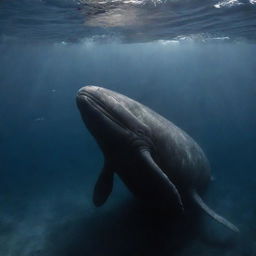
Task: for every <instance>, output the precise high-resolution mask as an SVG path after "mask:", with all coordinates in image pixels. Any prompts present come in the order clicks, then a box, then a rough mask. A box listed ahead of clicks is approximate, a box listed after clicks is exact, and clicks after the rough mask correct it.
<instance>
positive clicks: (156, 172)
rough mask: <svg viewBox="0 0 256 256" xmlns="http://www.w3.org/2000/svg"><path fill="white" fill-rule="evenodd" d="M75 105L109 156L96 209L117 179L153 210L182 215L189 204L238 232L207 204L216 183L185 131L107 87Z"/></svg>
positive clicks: (88, 89)
mask: <svg viewBox="0 0 256 256" xmlns="http://www.w3.org/2000/svg"><path fill="white" fill-rule="evenodd" d="M76 103H77V107H78V109H79V111H80V115H81V118H82V120H83V122H84V124H85V126H86V127H87V129H88V130H89V131H90V133H91V134H92V136H93V137H94V138H95V140H96V142H97V144H98V145H99V147H100V149H101V151H102V153H103V156H104V164H103V167H102V170H101V172H100V175H99V177H98V180H97V181H96V184H95V187H94V191H93V203H94V204H95V206H96V207H99V206H101V205H103V204H104V203H105V202H106V200H107V199H108V197H109V195H110V194H111V192H112V189H113V178H114V174H116V175H117V176H118V177H119V178H120V179H121V180H122V182H123V183H124V184H125V186H126V187H127V188H128V190H129V191H130V192H131V193H132V194H133V195H134V196H135V197H136V198H138V199H139V200H142V201H143V202H146V203H147V204H149V205H150V204H151V205H156V206H157V207H159V209H160V207H161V208H166V209H167V208H168V209H174V210H175V211H177V212H179V213H180V214H182V213H184V212H186V211H187V210H188V207H190V206H189V205H190V204H189V203H187V202H188V200H189V201H191V202H193V203H194V204H195V205H196V207H197V206H198V207H199V208H201V209H202V210H203V211H204V212H206V213H207V214H208V215H209V216H211V217H212V218H213V219H215V220H216V221H218V222H219V223H221V224H223V225H224V226H226V227H227V228H229V229H230V230H232V231H234V232H239V229H238V228H237V227H236V226H235V225H234V224H232V223H231V222H230V221H228V220H227V219H225V218H224V217H222V216H221V215H219V214H217V213H216V212H215V211H214V210H212V209H211V208H210V207H209V206H208V205H207V204H206V203H205V202H204V201H203V199H202V194H203V193H204V191H205V190H206V188H207V187H208V185H209V184H210V181H211V177H212V176H211V168H210V164H209V161H208V159H207V157H206V155H205V153H204V151H203V150H202V148H201V147H200V146H199V145H198V143H197V142H195V140H194V139H192V137H190V136H189V135H188V134H187V133H186V132H185V131H183V130H182V129H181V128H179V127H178V126H176V125H175V124H174V123H172V122H171V121H169V120H167V119H166V118H164V117H163V116H161V115H160V114H158V113H156V112H155V111H153V110H151V109H150V108H149V107H147V106H145V105H143V104H141V103H139V102H138V101H135V100H133V99H131V98H129V97H127V96H125V95H122V94H120V93H117V92H114V91H112V90H109V89H106V88H103V87H99V86H93V85H89V86H85V87H82V88H81V89H80V90H79V91H78V92H77V95H76Z"/></svg>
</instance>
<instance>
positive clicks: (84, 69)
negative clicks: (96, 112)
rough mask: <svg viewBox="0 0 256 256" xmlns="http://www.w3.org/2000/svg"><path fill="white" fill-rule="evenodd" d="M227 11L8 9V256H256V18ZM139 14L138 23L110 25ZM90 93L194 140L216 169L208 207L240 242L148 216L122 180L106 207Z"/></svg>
mask: <svg viewBox="0 0 256 256" xmlns="http://www.w3.org/2000/svg"><path fill="white" fill-rule="evenodd" d="M222 3H223V4H222V5H221V3H219V5H220V6H218V2H217V1H205V2H204V3H203V5H202V2H200V1H193V2H192V1H191V2H189V1H185V2H183V3H182V4H181V3H180V2H167V3H165V2H163V3H159V2H158V3H155V4H152V3H150V2H147V3H146V2H143V4H142V3H141V4H136V5H135V4H130V5H129V4H127V3H126V4H124V3H122V2H120V1H119V2H114V3H113V2H112V3H101V4H100V5H99V3H95V1H91V2H85V1H80V2H78V1H46V0H45V1H39V0H38V1H36V0H35V1H32V0H26V1H25V0H23V1H15V0H13V1H6V0H2V1H0V37H1V44H0V104H1V105H0V106H1V107H0V172H1V179H0V205H1V207H0V209H1V210H0V255H1V256H2V255H3V256H9V255H10V256H35V255H36V256H57V255H62V256H73V255H75V256H80V255H81V256H102V255H113V256H119V255H125V256H126V255H127V256H141V255H149V256H151V255H163V256H165V255H180V256H187V255H196V256H200V255H202V256H205V255H209V256H213V255H225V256H228V255H232V256H233V255H234V256H241V255H242V256H255V255H256V204H255V200H256V199H255V192H256V190H255V188H256V175H255V169H256V164H255V152H256V133H255V131H256V116H255V112H256V101H255V98H256V84H255V80H256V74H255V70H256V58H255V52H256V45H255V44H254V41H255V29H254V25H255V22H256V21H255V6H254V1H241V2H238V1H237V2H236V1H233V2H226V4H224V2H222ZM228 3H230V4H229V5H228ZM239 3H240V4H239ZM165 4H166V5H165ZM183 4H186V8H184V6H183ZM124 5H125V6H124ZM214 5H216V6H215V7H214ZM127 6H129V8H131V9H136V12H135V13H139V16H137V14H136V15H135V16H131V13H129V14H127V15H128V16H129V17H133V20H134V22H135V21H136V24H130V25H129V26H123V25H122V24H119V25H118V26H107V23H106V21H107V17H109V16H111V15H110V13H112V14H113V13H114V14H116V12H120V13H121V14H122V15H123V13H124V12H125V11H127V10H129V8H128V7H127ZM164 6H167V7H168V8H167V7H164ZM171 7H172V9H171ZM219 7H220V8H219ZM102 8H103V10H102ZM154 8H155V9H154ZM205 8H206V9H207V8H208V9H207V10H208V11H209V12H208V13H207V12H205V11H204V10H206V9H205ZM77 13H79V14H77ZM120 13H119V14H120ZM99 15H102V16H99ZM103 15H105V18H104V17H103ZM122 15H120V16H118V17H119V18H118V19H119V21H120V22H121V21H123V20H125V19H124V17H123V16H122ZM169 15H170V16H169ZM175 15H176V16H175ZM174 16H175V17H176V18H177V19H178V20H179V21H181V20H180V19H182V17H183V18H184V22H183V23H182V24H180V23H179V24H176V25H175V26H171V25H170V23H168V22H171V21H173V22H174ZM53 17H54V19H53ZM99 17H100V18H99ZM135 17H141V18H139V19H138V20H139V21H141V22H142V21H143V19H142V18H143V17H144V18H145V17H147V18H148V20H147V22H146V25H145V26H144V25H143V26H142V25H141V24H138V22H137V20H136V18H135ZM171 17H172V18H171ZM84 19H85V20H87V21H86V22H87V23H86V22H85V23H84V22H81V21H82V20H84ZM99 19H102V20H104V25H103V26H99V25H97V26H96V25H95V24H96V23H94V25H92V24H93V22H96V21H97V20H99ZM191 19H192V20H194V22H193V26H192V25H191V26H189V25H188V23H190V24H191V22H189V20H191ZM217 20H218V22H219V23H218V24H219V25H218V26H216V23H215V22H217ZM119 21H118V22H119ZM167 21H168V22H167ZM111 22H113V23H114V24H117V20H114V21H111ZM150 22H151V23H150ZM177 22H178V21H177ZM83 24H84V25H83ZM232 24H233V26H232ZM238 24H239V25H238ZM101 25H102V24H101ZM186 29H187V30H186ZM205 29H206V30H207V31H206V30H205ZM208 29H209V30H208ZM185 30H186V31H187V33H186V31H185ZM138 35H139V36H138ZM183 37H184V38H189V40H183V39H182V38H183ZM227 37H228V38H230V39H227ZM95 38H96V39H97V40H96V39H95ZM99 38H100V40H98V39H99ZM217 38H218V39H217ZM225 38H226V39H225ZM105 39H107V40H105ZM167 39H168V40H167ZM198 39H199V40H198ZM122 40H123V41H122ZM248 41H249V42H248ZM124 42H126V43H124ZM127 42H130V43H127ZM131 42H133V43H131ZM88 84H93V85H99V86H103V87H106V88H109V89H112V90H115V91H118V92H120V93H123V94H125V95H127V96H129V97H131V98H134V99H136V100H138V101H140V102H142V103H143V104H145V105H147V106H149V107H151V108H152V109H154V110H155V111H157V112H159V113H160V114H162V115H163V116H165V117H166V118H168V119H169V120H171V121H172V122H174V123H175V124H177V125H178V126H179V127H181V128H182V129H184V130H185V131H186V132H187V133H189V134H190V135H191V136H192V137H193V138H194V139H195V140H196V141H197V142H198V143H199V144H200V145H201V146H202V148H203V149H204V151H205V153H206V155H207V157H208V159H209V161H210V163H211V167H212V172H213V176H214V181H213V182H212V184H210V186H209V190H208V191H207V193H206V195H205V196H204V199H205V201H206V202H207V204H209V205H210V206H211V207H212V208H213V209H214V210H216V211H217V212H218V213H220V214H222V215H223V216H225V217H226V218H227V219H229V220H230V221H231V222H232V223H234V224H235V225H237V226H238V227H239V229H240V234H239V235H234V234H232V232H230V231H229V230H227V229H226V228H225V227H223V226H222V225H219V224H218V223H216V222H215V221H213V220H211V219H210V218H209V217H208V216H205V215H204V214H202V215H198V216H199V217H197V216H196V215H195V216H194V215H192V216H191V218H190V219H188V220H187V221H185V222H184V221H176V219H175V220H173V219H172V218H173V217H172V216H166V215H162V213H159V214H157V213H150V212H148V211H147V209H145V208H144V207H143V206H142V205H141V204H140V202H137V201H135V200H134V198H133V196H132V195H131V194H130V192H129V191H128V190H127V189H126V188H125V186H124V185H123V183H122V182H121V181H120V180H119V179H118V177H115V184H114V191H113V192H112V195H111V197H110V198H109V200H108V201H107V203H106V204H105V205H104V206H103V207H101V208H95V207H94V206H93V204H92V200H91V198H92V191H93V187H94V184H95V181H96V179H97V177H98V175H99V172H100V169H101V167H102V164H103V156H102V153H101V151H100V149H99V148H98V146H97V144H96V142H95V140H94V139H93V137H92V136H91V135H90V134H89V132H88V131H87V130H86V128H85V127H84V124H83V123H82V120H81V118H80V114H79V112H78V109H77V107H76V104H75V95H76V92H77V90H78V89H79V88H80V87H82V86H84V85H88Z"/></svg>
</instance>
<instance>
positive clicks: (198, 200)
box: [191, 190, 239, 232]
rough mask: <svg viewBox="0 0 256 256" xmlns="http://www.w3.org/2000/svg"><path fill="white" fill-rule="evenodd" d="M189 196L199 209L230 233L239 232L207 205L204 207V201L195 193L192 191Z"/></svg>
mask: <svg viewBox="0 0 256 256" xmlns="http://www.w3.org/2000/svg"><path fill="white" fill-rule="evenodd" d="M191 195H192V198H193V199H194V201H195V202H196V204H197V205H199V206H200V208H201V209H202V210H204V211H205V212H206V213H207V214H208V215H209V216H211V217H212V218H213V219H215V220H216V221H218V222H220V223H221V224H223V225H224V226H226V227H227V228H229V229H231V230H232V231H234V232H239V229H238V228H237V227H236V226H235V225H233V224H232V223H230V222H229V221H228V220H226V219H225V218H223V217H222V216H220V215H218V214H217V213H216V212H214V211H213V210H212V209H211V208H210V207H209V206H208V205H206V204H205V203H204V201H203V200H202V198H201V197H200V196H199V195H198V194H197V192H196V191H195V190H192V192H191Z"/></svg>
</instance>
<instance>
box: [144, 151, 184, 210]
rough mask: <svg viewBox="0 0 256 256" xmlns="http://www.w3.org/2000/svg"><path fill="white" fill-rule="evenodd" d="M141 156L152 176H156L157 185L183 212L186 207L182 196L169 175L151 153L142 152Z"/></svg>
mask: <svg viewBox="0 0 256 256" xmlns="http://www.w3.org/2000/svg"><path fill="white" fill-rule="evenodd" d="M140 155H141V157H142V159H143V161H144V163H146V165H147V168H148V170H149V172H150V173H151V175H153V176H154V179H155V182H156V184H158V185H160V186H161V189H163V190H165V192H166V194H167V195H169V196H170V198H172V199H173V198H174V200H175V202H176V203H177V205H178V207H179V208H180V210H181V211H182V212H183V211H184V207H183V203H182V200H181V196H180V193H179V191H178V189H177V188H176V187H175V185H174V184H173V183H172V182H171V181H170V179H169V178H168V177H167V175H166V174H165V173H164V172H163V171H162V170H161V169H160V167H159V166H158V165H157V164H156V162H155V161H154V160H153V158H152V156H151V154H150V152H149V151H147V150H141V151H140Z"/></svg>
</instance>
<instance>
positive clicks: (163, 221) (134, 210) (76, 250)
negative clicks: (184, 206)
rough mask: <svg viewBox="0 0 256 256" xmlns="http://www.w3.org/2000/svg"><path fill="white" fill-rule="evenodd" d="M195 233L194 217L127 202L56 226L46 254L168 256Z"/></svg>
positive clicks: (194, 235)
mask: <svg viewBox="0 0 256 256" xmlns="http://www.w3.org/2000/svg"><path fill="white" fill-rule="evenodd" d="M197 233H198V218H195V215H194V214H192V213H191V214H189V215H188V216H185V215H184V216H182V217H177V215H176V216H175V214H171V213H166V212H165V213H163V212H158V211H154V210H150V209H149V208H147V207H146V206H142V205H141V204H139V203H137V202H136V201H135V200H131V201H128V202H124V203H122V204H121V205H119V206H118V207H116V209H114V208H112V209H111V210H108V211H106V210H101V209H99V210H96V211H95V213H94V214H93V215H91V216H90V217H86V218H85V217H81V218H75V219H73V220H71V221H67V222H65V223H64V224H62V225H60V226H58V227H56V229H54V231H53V232H51V234H50V235H49V237H48V246H49V248H47V251H48V252H51V254H50V255H62V256H73V255H75V256H91V255H93V256H102V255H111V256H115V255H116V256H120V255H127V256H128V255H129V256H142V255H147V256H151V255H152V256H153V255H154V256H155V255H161V256H165V255H168V256H170V255H176V254H177V253H178V252H180V251H181V250H182V248H185V247H186V246H187V245H188V243H189V242H191V241H192V240H194V239H195V238H196V237H197V236H198V234H197Z"/></svg>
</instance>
